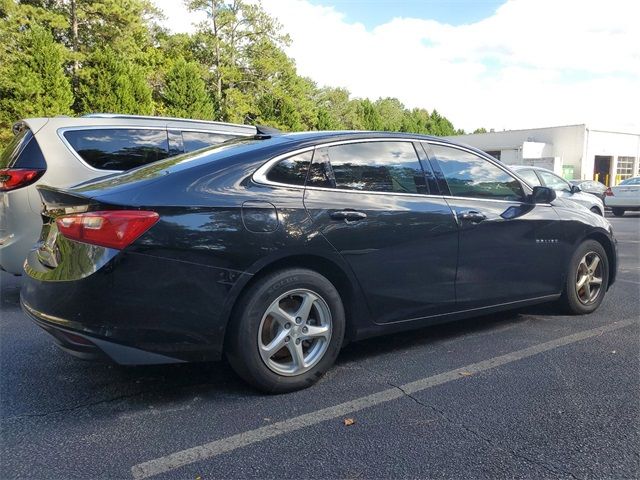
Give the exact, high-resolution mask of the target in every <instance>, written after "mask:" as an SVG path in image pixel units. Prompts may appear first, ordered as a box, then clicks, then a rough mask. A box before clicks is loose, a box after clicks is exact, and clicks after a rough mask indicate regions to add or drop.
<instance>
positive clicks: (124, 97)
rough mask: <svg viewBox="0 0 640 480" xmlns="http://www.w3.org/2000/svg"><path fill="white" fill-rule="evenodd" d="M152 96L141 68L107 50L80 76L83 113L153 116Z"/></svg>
mask: <svg viewBox="0 0 640 480" xmlns="http://www.w3.org/2000/svg"><path fill="white" fill-rule="evenodd" d="M151 93H152V92H151V88H150V87H149V85H148V83H147V80H146V77H145V73H144V70H143V69H142V68H141V67H140V66H138V65H136V64H134V63H133V62H131V61H128V60H127V59H125V58H122V57H121V56H119V55H118V53H117V52H115V51H114V50H112V49H110V48H105V49H103V50H98V51H96V52H95V53H93V54H92V55H91V56H89V57H87V59H86V61H85V65H84V66H83V68H82V71H81V72H80V87H79V92H78V96H79V98H78V100H79V101H78V104H79V111H80V112H81V113H88V112H113V113H129V114H140V115H150V114H152V113H153V99H152V94H151Z"/></svg>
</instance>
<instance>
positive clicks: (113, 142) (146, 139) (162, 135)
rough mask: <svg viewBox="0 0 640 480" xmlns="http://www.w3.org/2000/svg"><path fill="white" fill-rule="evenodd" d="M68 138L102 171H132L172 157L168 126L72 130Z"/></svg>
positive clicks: (88, 161) (84, 158)
mask: <svg viewBox="0 0 640 480" xmlns="http://www.w3.org/2000/svg"><path fill="white" fill-rule="evenodd" d="M64 138H65V139H66V140H67V142H69V144H70V145H71V147H72V148H73V149H74V150H75V151H76V153H77V154H78V155H80V157H81V158H82V159H83V160H84V161H85V162H87V163H88V164H89V165H91V166H92V167H93V168H98V169H100V170H130V169H132V168H135V167H139V166H141V165H146V164H147V163H151V162H155V161H157V160H162V159H163V158H167V157H168V156H169V142H168V141H167V132H166V130H164V129H162V130H152V129H142V128H137V129H132V128H92V129H86V130H68V131H66V132H64Z"/></svg>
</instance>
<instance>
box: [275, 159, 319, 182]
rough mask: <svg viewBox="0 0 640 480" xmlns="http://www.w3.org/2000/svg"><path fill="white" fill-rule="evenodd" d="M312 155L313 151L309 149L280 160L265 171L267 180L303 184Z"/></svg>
mask: <svg viewBox="0 0 640 480" xmlns="http://www.w3.org/2000/svg"><path fill="white" fill-rule="evenodd" d="M312 157H313V151H309V152H304V153H300V154H298V155H294V156H293V157H289V158H285V159H284V160H280V161H279V162H278V163H276V164H275V165H274V166H273V167H272V168H271V169H270V170H269V172H268V173H267V180H269V181H271V182H278V183H286V184H287V185H304V182H305V180H306V179H307V171H308V170H309V165H310V164H311V158H312Z"/></svg>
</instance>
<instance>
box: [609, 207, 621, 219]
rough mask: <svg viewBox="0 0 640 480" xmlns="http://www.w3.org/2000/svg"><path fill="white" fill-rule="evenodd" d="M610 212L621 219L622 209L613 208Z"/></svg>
mask: <svg viewBox="0 0 640 480" xmlns="http://www.w3.org/2000/svg"><path fill="white" fill-rule="evenodd" d="M611 211H612V212H613V214H614V215H615V216H616V217H623V216H624V208H617V207H614V208H612V209H611Z"/></svg>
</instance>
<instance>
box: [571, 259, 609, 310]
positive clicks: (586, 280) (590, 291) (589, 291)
mask: <svg viewBox="0 0 640 480" xmlns="http://www.w3.org/2000/svg"><path fill="white" fill-rule="evenodd" d="M602 274H603V268H602V261H601V258H600V256H599V255H598V254H597V253H596V252H588V253H587V254H586V255H585V256H583V257H582V260H580V263H578V270H577V272H576V293H577V295H578V300H580V303H582V304H584V305H590V304H592V303H593V302H595V301H596V300H597V298H598V295H600V290H601V288H602Z"/></svg>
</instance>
